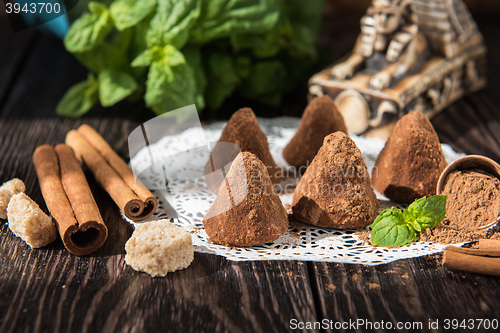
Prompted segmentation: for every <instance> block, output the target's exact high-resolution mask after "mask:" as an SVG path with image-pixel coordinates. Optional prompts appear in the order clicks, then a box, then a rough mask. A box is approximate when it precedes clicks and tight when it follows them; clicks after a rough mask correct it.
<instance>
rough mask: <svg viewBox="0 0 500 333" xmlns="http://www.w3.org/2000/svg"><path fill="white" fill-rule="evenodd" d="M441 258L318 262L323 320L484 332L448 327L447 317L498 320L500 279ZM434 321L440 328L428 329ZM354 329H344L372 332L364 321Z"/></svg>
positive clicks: (316, 269)
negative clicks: (370, 263)
mask: <svg viewBox="0 0 500 333" xmlns="http://www.w3.org/2000/svg"><path fill="white" fill-rule="evenodd" d="M440 260H441V256H440V255H434V256H429V257H421V258H415V259H411V260H400V261H397V262H393V263H390V264H386V265H380V266H374V267H370V266H361V265H342V264H329V263H315V264H314V265H313V267H314V272H315V273H316V281H315V282H313V283H316V284H317V289H318V290H320V291H321V297H319V299H320V306H319V307H318V312H319V314H320V318H327V319H329V320H333V321H334V322H337V321H338V322H349V320H350V321H351V322H356V320H358V319H361V320H364V321H365V323H366V322H371V323H381V322H382V320H383V321H384V322H386V323H387V322H389V323H391V324H392V325H393V327H394V328H396V327H397V326H396V325H398V323H403V325H405V324H406V323H409V324H407V325H418V324H414V323H422V326H421V328H420V329H418V330H417V329H416V328H417V326H412V327H413V328H415V329H406V330H405V329H403V330H400V331H402V332H413V331H423V332H446V331H454V332H455V331H458V332H482V331H484V329H477V326H476V329H475V330H471V329H463V328H458V329H456V330H451V329H450V330H445V319H450V320H452V319H458V320H459V321H462V320H463V319H466V320H468V319H490V320H493V319H498V314H497V310H496V309H498V307H499V306H500V299H499V298H498V293H497V290H498V287H499V286H500V280H499V279H498V278H495V277H490V276H482V275H478V274H469V273H464V272H460V271H451V270H447V269H445V268H443V267H442V266H441V264H440ZM436 320H438V322H439V328H438V330H432V329H430V327H429V321H431V322H435V321H436ZM366 325H368V324H366ZM476 325H477V323H476ZM385 327H387V326H385ZM403 327H404V326H403ZM351 328H352V327H351ZM356 328H357V329H358V330H340V331H348V332H351V331H359V332H370V331H373V329H372V330H371V329H369V328H370V326H365V324H363V325H360V326H359V327H356ZM327 331H335V330H333V329H332V330H330V329H327ZM379 331H383V330H379Z"/></svg>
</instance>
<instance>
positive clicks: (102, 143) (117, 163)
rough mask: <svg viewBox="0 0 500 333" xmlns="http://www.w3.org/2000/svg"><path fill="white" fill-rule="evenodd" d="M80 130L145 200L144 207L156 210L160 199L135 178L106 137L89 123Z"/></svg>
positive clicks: (147, 209)
mask: <svg viewBox="0 0 500 333" xmlns="http://www.w3.org/2000/svg"><path fill="white" fill-rule="evenodd" d="M78 132H80V134H81V135H82V136H83V137H84V138H85V140H87V141H88V142H89V143H90V144H91V145H92V147H94V149H95V150H97V152H99V154H101V156H102V157H104V159H105V160H106V161H107V162H108V163H109V165H110V166H111V167H112V168H113V169H115V171H116V172H117V173H118V174H119V175H120V177H122V179H123V181H124V182H125V183H126V184H127V185H128V186H129V187H130V188H131V189H132V191H134V192H135V194H137V196H138V197H139V199H141V200H142V201H144V202H145V203H146V205H147V206H148V207H145V208H144V209H145V210H146V211H149V210H153V212H154V211H156V208H157V206H158V200H157V199H156V197H155V196H154V195H153V193H151V191H150V190H148V189H147V188H146V186H144V184H142V182H141V181H140V180H139V179H137V181H136V179H135V176H134V173H133V172H132V169H130V167H129V166H128V165H127V163H125V161H124V160H123V159H122V158H121V157H120V156H118V154H117V153H116V152H115V151H114V150H113V148H111V146H110V145H109V144H108V143H107V142H106V140H104V138H103V137H102V136H101V135H100V134H99V133H97V132H96V131H95V130H94V129H93V128H92V127H90V126H89V125H85V124H84V125H82V126H80V127H79V128H78Z"/></svg>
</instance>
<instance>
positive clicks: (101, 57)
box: [74, 43, 129, 73]
mask: <svg viewBox="0 0 500 333" xmlns="http://www.w3.org/2000/svg"><path fill="white" fill-rule="evenodd" d="M74 56H75V57H76V58H77V59H78V60H79V61H80V62H81V63H82V64H84V65H85V66H86V67H87V68H88V69H90V70H91V71H92V72H94V73H100V72H102V71H103V70H106V69H115V70H122V71H127V70H128V67H129V66H128V60H127V55H126V54H125V52H124V51H123V50H121V49H119V48H118V47H116V46H115V45H111V44H108V43H101V44H99V45H97V46H96V47H94V48H93V49H92V50H89V51H85V52H79V53H75V54H74Z"/></svg>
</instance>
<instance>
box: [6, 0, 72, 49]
mask: <svg viewBox="0 0 500 333" xmlns="http://www.w3.org/2000/svg"><path fill="white" fill-rule="evenodd" d="M16 2H17V3H19V4H20V5H21V8H22V7H23V6H24V5H28V6H29V5H30V4H31V3H32V1H27V0H16ZM61 6H64V3H63V2H62V1H61ZM64 11H65V12H66V13H65V14H63V15H61V16H58V17H56V18H55V19H52V20H50V17H51V15H50V14H49V13H46V12H42V13H39V11H36V12H35V13H29V12H28V13H25V12H23V11H21V12H20V14H21V16H22V18H23V20H24V22H25V23H26V25H27V26H28V27H35V28H36V29H38V30H39V31H41V32H43V33H45V34H53V35H55V36H57V37H59V38H61V39H63V38H64V36H66V33H67V32H68V30H69V26H70V24H69V20H68V14H67V10H66V7H64ZM46 20H50V21H48V22H46V23H42V24H39V22H44V21H46Z"/></svg>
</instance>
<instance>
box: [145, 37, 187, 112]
mask: <svg viewBox="0 0 500 333" xmlns="http://www.w3.org/2000/svg"><path fill="white" fill-rule="evenodd" d="M144 99H145V100H146V105H147V106H148V107H150V108H152V109H153V111H154V112H156V113H157V114H163V113H165V112H168V111H172V110H175V109H178V108H180V107H183V106H187V105H191V104H195V103H196V82H195V78H194V73H193V70H192V69H191V67H190V66H189V65H188V64H187V63H186V61H185V59H184V56H183V55H182V53H181V52H180V51H178V50H175V48H173V47H171V46H168V47H167V48H166V49H165V52H164V57H163V58H162V59H160V60H155V61H153V62H152V63H151V66H150V68H149V72H148V79H147V82H146V94H145V95H144Z"/></svg>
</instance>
